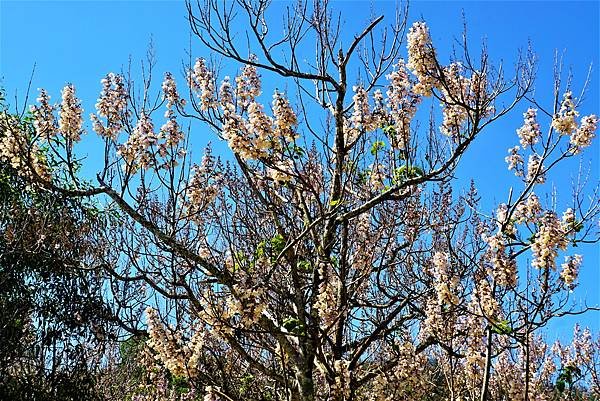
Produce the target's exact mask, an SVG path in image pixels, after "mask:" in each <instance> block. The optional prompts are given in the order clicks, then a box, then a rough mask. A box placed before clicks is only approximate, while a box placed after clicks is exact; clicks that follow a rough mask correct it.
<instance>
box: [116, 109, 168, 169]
mask: <svg viewBox="0 0 600 401" xmlns="http://www.w3.org/2000/svg"><path fill="white" fill-rule="evenodd" d="M157 142H158V136H157V135H156V134H155V133H154V124H153V123H152V120H151V119H150V117H149V116H148V115H147V114H146V113H144V112H142V114H141V115H140V119H139V120H138V122H137V124H136V126H135V127H134V129H133V132H132V133H131V135H130V136H129V138H127V141H125V143H124V144H122V145H121V146H120V147H119V149H118V150H117V153H118V154H119V155H120V156H122V157H123V159H124V160H125V162H126V163H127V165H128V166H130V168H131V171H133V172H134V171H136V170H137V169H138V168H140V167H141V168H143V169H147V168H148V167H150V165H151V164H152V162H153V152H152V149H151V148H152V146H154V145H156V144H157Z"/></svg>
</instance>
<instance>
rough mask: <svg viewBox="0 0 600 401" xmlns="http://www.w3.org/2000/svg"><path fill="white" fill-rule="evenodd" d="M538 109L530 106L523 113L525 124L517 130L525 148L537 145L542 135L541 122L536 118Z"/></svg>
mask: <svg viewBox="0 0 600 401" xmlns="http://www.w3.org/2000/svg"><path fill="white" fill-rule="evenodd" d="M536 116H537V109H533V108H530V109H528V110H527V111H526V112H525V113H523V118H524V124H523V126H522V127H521V128H519V129H518V130H517V135H518V136H519V141H520V142H521V146H522V147H523V149H527V147H528V146H533V145H535V144H536V143H537V142H538V141H539V140H540V137H541V135H542V133H541V131H540V124H539V123H538V122H537V120H536Z"/></svg>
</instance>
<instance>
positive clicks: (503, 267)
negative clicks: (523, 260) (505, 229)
mask: <svg viewBox="0 0 600 401" xmlns="http://www.w3.org/2000/svg"><path fill="white" fill-rule="evenodd" d="M482 237H483V240H484V241H485V242H486V243H487V244H488V249H487V251H486V254H485V259H486V260H488V261H489V262H490V263H491V265H492V275H493V277H494V280H495V282H496V283H497V284H498V285H501V286H504V287H514V286H515V285H516V284H517V262H516V261H515V260H514V258H511V257H510V256H509V255H507V254H506V243H505V239H504V235H503V234H502V232H500V231H498V232H497V233H496V234H494V235H490V236H488V235H485V234H484V235H483V236H482Z"/></svg>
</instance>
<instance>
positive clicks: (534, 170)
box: [525, 153, 546, 184]
mask: <svg viewBox="0 0 600 401" xmlns="http://www.w3.org/2000/svg"><path fill="white" fill-rule="evenodd" d="M544 169H545V166H544V165H542V158H541V157H540V156H539V155H538V154H537V153H534V154H532V155H529V161H528V162H527V177H526V178H525V179H526V180H527V182H535V183H536V184H543V183H544V182H546V177H545V175H544Z"/></svg>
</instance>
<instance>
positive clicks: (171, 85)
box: [161, 72, 185, 110]
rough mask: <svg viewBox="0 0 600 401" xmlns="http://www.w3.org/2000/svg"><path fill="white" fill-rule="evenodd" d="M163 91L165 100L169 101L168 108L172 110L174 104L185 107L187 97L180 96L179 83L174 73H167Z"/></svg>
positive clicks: (162, 86)
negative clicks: (176, 81)
mask: <svg viewBox="0 0 600 401" xmlns="http://www.w3.org/2000/svg"><path fill="white" fill-rule="evenodd" d="M161 88H162V91H163V96H162V98H163V100H166V101H167V109H168V110H170V109H171V108H172V107H173V106H175V107H183V106H185V99H183V98H181V97H180V96H179V92H177V84H176V83H175V79H174V78H173V74H171V73H170V72H167V73H165V79H164V80H163V82H162V85H161Z"/></svg>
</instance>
